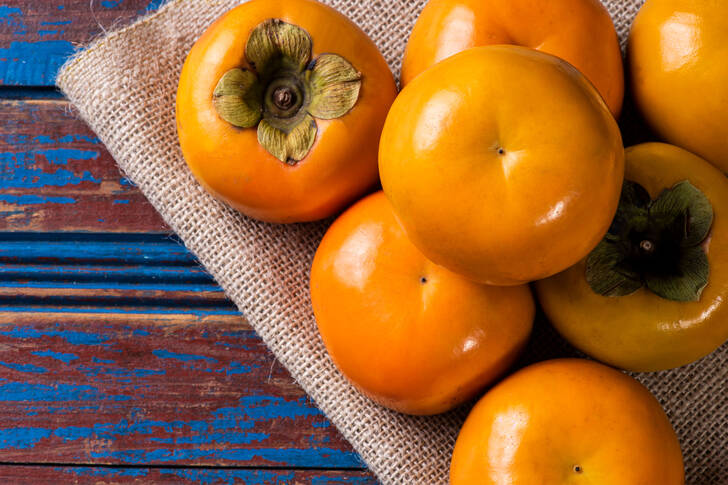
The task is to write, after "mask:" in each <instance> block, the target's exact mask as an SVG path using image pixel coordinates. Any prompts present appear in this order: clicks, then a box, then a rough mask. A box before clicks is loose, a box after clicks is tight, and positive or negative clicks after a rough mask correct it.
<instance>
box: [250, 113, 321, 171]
mask: <svg viewBox="0 0 728 485" xmlns="http://www.w3.org/2000/svg"><path fill="white" fill-rule="evenodd" d="M317 130H318V129H317V127H316V122H315V121H314V120H313V118H312V117H311V115H306V116H305V117H304V119H303V120H302V121H301V122H300V123H298V124H296V126H294V127H293V129H292V130H291V131H290V132H288V133H286V132H284V131H282V130H279V129H278V128H276V127H274V126H273V125H271V124H270V123H269V122H268V121H267V120H262V121H261V122H260V124H259V125H258V143H260V144H261V145H263V146H264V147H265V148H266V150H268V152H270V154H271V155H273V156H274V157H276V158H277V159H278V160H281V161H285V162H287V163H289V164H290V165H295V161H297V160H301V159H303V157H305V156H306V154H307V153H308V152H309V150H311V147H312V146H313V143H314V141H315V140H316V132H317Z"/></svg>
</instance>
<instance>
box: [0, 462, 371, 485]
mask: <svg viewBox="0 0 728 485" xmlns="http://www.w3.org/2000/svg"><path fill="white" fill-rule="evenodd" d="M0 481H2V483H9V484H13V485H58V484H59V483H73V484H76V485H112V484H113V485H117V484H118V485H129V484H138V485H142V484H143V485H147V484H149V483H154V484H157V485H188V484H195V483H196V484H203V485H233V484H241V485H284V484H285V485H377V481H376V480H375V479H374V478H373V477H372V476H371V475H370V474H369V473H367V472H363V471H356V470H352V471H345V472H344V471H331V470H227V469H210V468H181V469H180V468H177V469H172V468H151V469H150V468H100V467H73V466H57V467H55V466H54V467H38V466H36V467H30V466H18V467H0Z"/></svg>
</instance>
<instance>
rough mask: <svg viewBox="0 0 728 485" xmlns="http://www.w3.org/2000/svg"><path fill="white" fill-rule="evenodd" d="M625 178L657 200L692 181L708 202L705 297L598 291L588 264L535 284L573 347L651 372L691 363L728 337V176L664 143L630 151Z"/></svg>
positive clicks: (632, 367)
mask: <svg viewBox="0 0 728 485" xmlns="http://www.w3.org/2000/svg"><path fill="white" fill-rule="evenodd" d="M626 159H627V170H626V175H625V178H626V179H627V180H631V181H633V182H637V183H638V184H640V185H642V186H643V187H644V188H645V189H646V190H647V191H648V192H649V194H650V196H651V197H653V198H656V197H657V196H658V195H659V194H660V193H661V192H662V191H663V190H664V189H669V188H670V187H672V186H674V185H675V184H677V183H678V182H682V181H683V180H688V181H689V182H690V183H692V184H693V185H694V186H696V187H697V188H698V189H700V190H701V191H702V192H703V193H704V194H705V196H706V197H707V198H708V199H709V200H710V202H711V205H712V206H713V213H714V219H713V226H712V228H711V232H710V233H709V235H708V239H707V241H706V242H705V243H704V244H703V249H704V250H705V251H706V254H707V256H708V262H709V264H710V276H709V280H708V286H706V287H705V289H704V290H703V292H702V294H701V296H700V300H699V301H691V302H678V301H671V300H666V299H664V298H660V297H659V296H657V295H655V294H654V293H652V292H651V291H649V290H648V289H646V288H642V289H639V290H637V291H636V292H635V293H632V294H631V295H627V296H620V297H606V296H602V295H598V294H596V293H595V292H594V291H593V290H592V289H591V288H590V287H589V284H588V283H587V281H586V261H585V260H582V261H580V262H579V263H578V264H577V265H575V266H573V267H571V268H569V269H567V270H566V271H563V272H561V273H559V274H557V275H555V276H553V277H551V278H548V279H545V280H542V281H537V282H536V283H535V284H534V287H535V289H536V294H537V295H538V299H539V301H540V302H541V306H542V307H543V309H544V312H545V313H546V315H547V316H548V317H549V320H551V322H552V324H553V325H554V327H555V328H556V329H557V330H558V331H559V333H560V334H561V335H563V336H564V338H566V339H567V340H569V342H571V343H572V344H573V345H574V346H576V347H577V348H579V349H580V350H582V351H583V352H586V353H587V354H589V355H591V356H592V357H594V358H596V359H599V360H601V361H603V362H606V363H608V364H610V365H614V366H617V367H621V368H623V369H627V370H632V371H639V372H653V371H660V370H666V369H671V368H674V367H679V366H682V365H685V364H689V363H690V362H693V361H695V360H697V359H699V358H701V357H703V356H705V355H707V354H709V353H710V352H712V351H714V350H715V349H716V348H718V347H719V346H720V345H721V344H723V343H724V342H725V341H726V340H727V339H728V219H726V217H728V214H726V211H728V179H726V178H725V177H724V176H723V175H722V174H721V173H720V171H719V170H718V169H716V168H715V167H713V166H712V165H711V164H709V163H708V162H707V161H705V160H703V159H701V158H700V157H698V156H697V155H693V154H692V153H690V152H688V151H686V150H683V149H682V148H678V147H676V146H673V145H667V144H665V143H644V144H641V145H637V146H633V147H629V148H627V150H626Z"/></svg>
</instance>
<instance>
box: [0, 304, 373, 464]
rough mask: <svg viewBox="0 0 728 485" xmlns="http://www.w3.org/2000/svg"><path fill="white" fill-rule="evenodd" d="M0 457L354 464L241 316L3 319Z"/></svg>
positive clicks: (0, 338) (56, 460) (35, 316)
mask: <svg viewBox="0 0 728 485" xmlns="http://www.w3.org/2000/svg"><path fill="white" fill-rule="evenodd" d="M0 462H15V463H28V462H35V463H40V462H47V463H74V462H76V463H89V464H94V463H96V464H103V463H118V464H130V465H165V464H167V465H170V464H175V465H189V464H196V465H216V464H227V465H235V466H251V467H261V466H277V467H292V468H296V467H304V468H311V467H315V468H326V469H329V468H331V469H338V468H346V469H349V468H357V469H361V468H362V467H363V464H362V462H361V461H360V459H359V458H358V456H357V455H356V453H354V452H353V451H352V450H351V448H350V447H349V446H348V445H347V444H346V443H345V442H344V441H343V439H342V438H341V437H340V435H339V434H338V433H337V432H336V430H335V429H334V428H333V427H332V426H331V424H330V423H329V421H328V420H327V419H326V418H325V417H324V416H323V415H322V414H321V412H320V411H319V410H318V409H317V408H316V406H315V405H314V404H313V403H312V402H311V401H310V400H309V399H308V397H307V396H306V395H305V394H304V393H303V391H302V390H301V389H300V388H299V387H298V386H297V385H296V384H295V383H294V382H293V380H292V379H291V378H290V376H289V375H288V374H287V373H286V372H285V371H284V370H283V369H282V368H281V367H280V366H279V365H276V363H275V359H274V358H273V356H272V355H271V354H270V353H269V352H268V351H267V348H266V347H265V345H264V344H263V343H262V342H261V341H260V339H258V338H257V337H256V336H255V334H254V332H253V331H252V330H251V328H250V327H249V326H248V325H247V324H246V323H245V322H244V320H242V319H241V318H240V317H239V316H229V317H225V316H215V317H210V316H208V317H200V318H198V319H193V318H190V317H189V316H185V317H184V318H180V316H175V315H168V316H163V315H147V316H139V317H132V316H129V315H119V314H117V315H98V314H95V315H80V314H76V315H67V316H61V315H45V316H44V315H42V314H24V315H22V316H15V315H9V314H7V313H0Z"/></svg>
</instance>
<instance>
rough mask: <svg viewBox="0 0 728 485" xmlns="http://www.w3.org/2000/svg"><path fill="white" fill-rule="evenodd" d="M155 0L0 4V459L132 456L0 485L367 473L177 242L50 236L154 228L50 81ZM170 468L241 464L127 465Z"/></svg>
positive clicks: (2, 475) (11, 475)
mask: <svg viewBox="0 0 728 485" xmlns="http://www.w3.org/2000/svg"><path fill="white" fill-rule="evenodd" d="M161 3H162V2H161V1H159V0H153V1H149V0H93V1H90V2H89V1H88V0H46V1H43V2H37V1H35V2H33V1H28V0H24V1H21V0H11V1H8V2H6V3H5V4H3V5H0V231H21V232H18V233H8V232H4V233H3V232H0V462H5V463H8V462H12V463H18V464H20V463H46V464H48V465H52V464H73V463H77V464H96V465H99V464H107V463H115V464H120V465H124V466H132V468H118V469H117V468H103V467H101V468H100V467H68V466H66V467H61V466H43V467H22V466H7V465H0V483H18V484H24V483H33V484H34V485H37V484H39V483H52V484H54V485H55V484H57V483H59V482H60V483H64V482H70V481H73V482H74V483H127V482H128V483H165V484H166V483H170V484H171V483H174V484H177V483H204V484H208V483H246V484H250V485H257V484H268V483H271V484H273V483H275V484H281V483H286V484H288V483H296V484H302V485H306V484H317V485H323V484H329V485H333V484H337V485H338V484H355V485H374V484H375V483H376V481H375V480H374V479H373V478H372V477H371V475H370V474H369V473H368V472H366V471H364V470H363V464H362V463H361V461H360V460H359V458H358V456H357V455H356V454H355V453H354V452H353V451H352V450H351V448H350V447H349V446H348V444H346V442H345V441H344V440H343V439H342V438H341V436H340V435H339V434H338V433H337V432H336V430H335V429H334V428H333V427H332V426H331V424H330V423H329V422H328V421H327V420H326V419H325V417H324V416H323V415H322V414H321V413H320V411H318V410H317V409H316V407H315V406H314V405H313V403H311V402H310V401H309V400H308V398H307V397H306V396H305V394H304V393H303V392H302V391H301V390H300V388H299V387H298V386H297V385H296V384H295V383H294V382H293V381H292V380H291V378H290V376H288V374H287V373H286V372H285V371H283V370H282V369H281V368H280V366H279V365H276V363H275V360H274V358H273V357H272V356H271V354H270V353H269V352H268V351H267V349H266V348H265V346H264V345H263V343H262V342H261V341H260V339H258V338H257V337H256V336H255V334H254V333H253V332H252V330H251V329H250V327H248V326H247V324H246V323H245V322H244V320H243V319H242V318H241V316H240V315H239V313H238V312H237V311H235V309H234V308H233V307H232V305H231V304H230V303H229V302H228V301H227V300H226V299H225V298H224V295H223V294H222V292H221V291H220V289H219V288H218V287H217V286H216V285H214V282H213V281H212V280H211V279H210V278H209V277H208V276H207V275H205V274H204V272H203V271H201V270H200V268H198V267H197V265H196V262H195V261H194V258H193V257H192V255H190V254H189V252H187V251H186V250H184V248H182V247H181V246H180V245H179V244H177V242H175V241H173V240H169V239H167V238H166V236H164V235H160V234H136V235H126V234H94V233H85V234H79V233H70V234H69V233H59V232H58V231H69V230H70V231H107V232H108V231H120V232H124V231H143V232H149V231H156V232H168V229H167V228H166V226H164V224H163V223H162V222H161V221H160V219H159V218H158V217H157V216H156V214H155V213H154V211H153V210H152V209H151V207H149V205H148V204H146V203H145V202H144V199H143V197H142V196H141V194H139V192H138V191H137V190H136V189H135V188H134V187H133V186H131V184H129V183H128V181H126V180H125V179H124V178H123V177H122V176H121V175H120V174H119V173H118V170H117V169H116V167H115V165H114V163H113V161H112V160H111V158H110V157H109V155H108V153H107V152H106V150H105V149H104V147H103V145H102V144H101V143H100V141H99V140H98V139H97V138H96V137H95V136H94V135H93V134H92V133H91V132H90V130H88V128H87V127H85V126H84V125H83V124H82V123H80V122H78V121H76V120H75V119H74V118H73V116H72V114H70V113H69V111H68V105H67V103H65V102H63V101H61V100H60V99H59V97H60V95H59V93H58V92H57V91H56V90H54V88H53V83H54V78H55V75H56V72H57V69H58V67H59V66H60V65H61V64H62V63H63V62H64V61H65V59H66V58H67V57H68V55H70V54H71V53H72V52H73V50H74V48H75V47H74V46H75V45H76V44H81V43H85V42H86V41H88V40H89V39H90V38H91V37H92V36H94V35H96V34H98V33H99V32H101V31H102V29H103V28H105V27H109V26H111V25H112V24H113V23H115V22H128V21H129V20H131V19H133V18H135V17H137V16H139V15H142V14H144V13H146V12H148V11H152V10H154V9H156V8H158V7H159V5H160V4H161ZM7 99H25V100H26V101H23V102H15V101H7ZM38 231H40V232H38ZM180 464H194V465H205V466H217V465H226V466H230V465H235V466H240V465H242V466H245V467H254V468H257V469H250V470H227V469H225V470H217V469H211V468H206V469H197V468H195V469H188V468H144V467H143V465H163V466H170V465H180ZM261 467H269V469H267V470H266V469H263V470H261V469H260V468H261ZM270 467H274V469H271V468H270ZM310 467H314V468H322V469H334V470H336V471H329V470H321V471H314V470H300V469H296V468H310ZM278 468H281V469H278ZM26 479H27V480H26ZM23 480H26V481H23Z"/></svg>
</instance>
